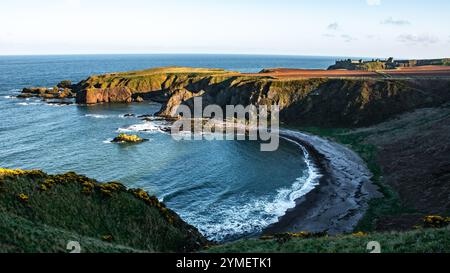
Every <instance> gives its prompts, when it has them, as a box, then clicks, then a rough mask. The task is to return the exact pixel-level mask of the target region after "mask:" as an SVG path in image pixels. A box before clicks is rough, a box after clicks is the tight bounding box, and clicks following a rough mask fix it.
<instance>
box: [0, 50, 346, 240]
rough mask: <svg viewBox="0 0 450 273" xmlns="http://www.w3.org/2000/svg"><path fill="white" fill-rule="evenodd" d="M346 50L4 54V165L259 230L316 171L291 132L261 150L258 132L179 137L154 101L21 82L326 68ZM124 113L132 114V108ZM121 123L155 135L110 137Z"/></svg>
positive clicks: (226, 229) (232, 230)
mask: <svg viewBox="0 0 450 273" xmlns="http://www.w3.org/2000/svg"><path fill="white" fill-rule="evenodd" d="M341 58H342V57H314V56H268V55H264V56H259V55H214V54H204V55H202V54H193V55H190V54H170V55H165V54H154V55H64V56H63V55H61V56H56V55H54V56H53V55H52V56H0V114H1V118H0V167H3V168H20V169H41V170H43V171H45V172H48V173H51V174H56V173H63V172H67V171H75V172H77V173H79V174H83V175H86V176H89V177H92V178H95V179H97V180H98V181H100V182H108V181H120V182H122V183H123V184H125V185H126V186H127V187H130V188H143V189H145V190H146V191H148V192H149V193H151V194H154V195H156V196H157V197H158V198H159V199H160V200H162V201H163V202H164V203H165V204H166V205H167V206H168V207H169V208H171V209H172V210H174V211H175V212H177V213H178V214H179V215H180V216H181V217H182V218H183V219H184V220H185V221H186V222H188V223H189V224H191V225H193V226H195V227H197V228H198V229H199V230H200V231H201V232H202V233H203V234H204V235H205V236H207V237H208V238H209V239H211V240H215V241H230V240H234V239H239V238H242V237H251V236H257V235H258V234H259V233H260V232H261V231H262V230H263V229H264V228H265V227H267V226H268V225H270V224H273V223H275V222H277V220H278V218H279V217H280V216H282V215H284V213H285V212H286V210H288V209H289V208H292V207H294V206H295V199H296V198H298V197H300V196H301V195H302V194H304V193H305V192H307V190H306V189H307V188H308V183H311V179H312V177H313V176H314V175H316V174H315V173H314V172H313V171H312V169H311V164H310V162H309V158H308V155H307V153H306V152H305V151H304V150H303V149H302V147H300V146H299V145H297V144H295V143H292V142H291V141H286V140H281V142H280V146H279V148H278V150H276V151H274V152H261V151H260V143H258V142H257V141H219V140H216V141H209V140H200V141H193V140H192V141H190V140H182V141H176V140H174V139H173V138H172V137H171V136H170V135H169V134H167V133H165V132H163V131H161V130H159V129H158V122H161V121H158V120H154V121H142V120H141V119H139V118H137V116H139V115H152V114H154V113H155V112H157V111H158V110H159V109H160V107H161V105H160V104H158V103H154V102H144V103H131V104H99V105H95V106H83V105H76V104H71V105H57V104H48V103H46V102H44V101H42V100H40V99H37V98H28V99H18V98H16V96H17V95H18V94H20V91H21V89H22V88H24V87H30V86H45V87H52V86H54V85H56V84H57V83H58V82H60V81H62V80H71V81H72V82H78V81H80V80H83V79H85V78H87V77H88V76H90V75H94V74H103V73H109V72H120V71H130V70H140V69H146V68H152V67H162V66H189V67H205V68H223V69H228V70H233V71H240V72H258V71H260V70H262V69H264V68H275V67H284V68H316V69H320V68H327V67H328V66H329V65H331V64H333V63H334V62H335V60H336V59H341ZM127 114H134V116H130V115H127ZM120 132H127V133H134V134H138V135H140V136H141V137H144V138H146V139H149V141H147V142H144V143H141V144H139V145H118V144H113V143H111V140H112V138H114V137H115V136H116V135H117V134H118V133H120Z"/></svg>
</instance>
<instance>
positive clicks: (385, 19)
mask: <svg viewBox="0 0 450 273" xmlns="http://www.w3.org/2000/svg"><path fill="white" fill-rule="evenodd" d="M449 11H450V1H448V0H428V1H425V0H340V1H336V0H189V1H186V0H185V1H182V0H164V1H162V0H159V1H157V0H125V1H124V0H122V1H118V0H40V1H35V0H0V26H1V27H0V55H34V54H113V53H132V54H141V53H211V54H214V53H221V54H222V53H224V54H273V55H313V56H355V57H357V56H360V57H390V56H392V57H396V58H441V57H450V16H448V13H449Z"/></svg>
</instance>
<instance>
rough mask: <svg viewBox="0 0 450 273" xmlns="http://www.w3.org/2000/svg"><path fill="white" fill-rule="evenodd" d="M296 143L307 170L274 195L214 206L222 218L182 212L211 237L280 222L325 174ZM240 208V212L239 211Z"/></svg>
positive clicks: (240, 233) (221, 237)
mask: <svg viewBox="0 0 450 273" xmlns="http://www.w3.org/2000/svg"><path fill="white" fill-rule="evenodd" d="M286 140H288V141H290V142H292V143H295V144H296V145H298V146H299V147H300V149H301V150H302V151H303V154H304V157H305V162H306V165H307V173H306V174H305V175H303V176H301V177H299V178H297V179H296V181H295V182H294V183H293V184H292V185H291V187H286V188H280V189H278V190H277V193H276V195H275V196H274V197H261V198H258V199H256V200H253V201H251V202H249V203H247V204H245V205H239V206H232V207H229V208H227V209H224V208H223V207H217V208H212V209H211V213H212V214H214V215H216V216H218V217H219V218H220V219H221V220H222V222H220V223H215V222H214V220H209V219H207V218H203V217H202V218H199V217H198V215H194V214H192V215H190V214H188V215H183V217H184V218H186V220H188V221H189V222H190V223H192V224H194V225H195V226H197V227H198V228H199V230H200V231H201V232H203V234H205V235H206V236H207V237H208V238H209V239H211V240H216V241H222V240H224V239H225V240H226V239H227V238H230V237H229V236H231V237H232V236H244V235H246V234H252V233H255V232H261V231H262V230H263V229H264V228H266V227H267V226H269V225H271V224H274V223H276V222H278V219H279V217H281V216H283V215H285V214H286V211H287V210H288V209H291V208H294V207H295V206H296V203H295V201H296V200H297V199H298V198H300V197H302V196H304V195H305V194H307V193H309V192H310V191H311V190H313V189H314V188H315V187H316V186H317V185H318V182H319V179H318V178H320V177H321V176H322V175H321V174H320V173H319V171H318V169H317V167H316V166H315V165H314V163H313V162H312V161H311V157H310V155H309V153H308V151H307V150H306V149H305V148H304V147H303V146H302V145H300V144H299V143H297V142H295V141H293V140H290V139H286ZM236 212H238V213H236Z"/></svg>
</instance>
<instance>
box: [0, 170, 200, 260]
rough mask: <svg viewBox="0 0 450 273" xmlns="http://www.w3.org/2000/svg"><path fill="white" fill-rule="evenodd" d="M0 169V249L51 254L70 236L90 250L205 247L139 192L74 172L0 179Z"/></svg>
mask: <svg viewBox="0 0 450 273" xmlns="http://www.w3.org/2000/svg"><path fill="white" fill-rule="evenodd" d="M1 170H2V169H0V214H1V216H2V221H0V231H3V232H0V246H1V247H0V251H8V249H9V248H11V249H12V250H13V251H14V252H17V251H18V252H22V251H24V252H54V251H59V250H60V249H61V244H62V242H65V241H67V240H68V239H69V238H74V237H75V238H81V239H82V241H86V242H88V243H87V245H86V247H87V249H88V250H90V251H102V250H105V251H107V250H110V249H112V248H114V250H115V251H119V252H122V251H123V250H125V251H129V250H133V251H134V250H140V251H145V252H184V251H193V250H196V249H198V248H199V247H200V246H201V245H203V244H205V243H206V240H205V239H204V238H203V236H201V234H200V233H198V231H197V230H196V229H195V228H194V227H192V226H190V225H188V224H186V223H185V222H183V221H182V220H181V219H180V218H179V217H178V215H176V214H175V213H174V212H173V211H171V210H169V209H167V208H166V207H165V206H164V204H162V203H160V202H159V201H158V200H157V199H156V198H155V197H150V196H148V194H147V193H145V192H144V191H142V190H138V191H133V190H127V189H126V188H125V187H124V186H122V185H120V184H118V183H110V184H100V183H97V182H96V181H95V180H93V179H89V178H87V177H84V176H79V175H76V174H74V173H67V174H64V175H47V174H45V173H42V172H31V173H29V172H28V173H27V172H26V173H23V174H19V175H8V174H7V175H3V176H2V173H1ZM3 170H4V169H3ZM20 196H22V199H21V198H20ZM58 234H60V235H61V236H59V235H58ZM108 236H111V238H105V237H108ZM102 240H106V241H107V243H110V245H105V244H104V243H103V242H102ZM41 243H42V244H41ZM3 246H5V247H3ZM9 246H11V247H9ZM63 246H64V244H63ZM108 252H109V251H108Z"/></svg>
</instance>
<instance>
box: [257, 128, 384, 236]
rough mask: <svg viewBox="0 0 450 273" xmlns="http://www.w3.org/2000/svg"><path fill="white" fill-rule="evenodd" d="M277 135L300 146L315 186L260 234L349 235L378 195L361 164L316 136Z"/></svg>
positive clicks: (343, 149) (348, 152)
mask: <svg viewBox="0 0 450 273" xmlns="http://www.w3.org/2000/svg"><path fill="white" fill-rule="evenodd" d="M280 136H281V137H283V138H286V139H288V140H290V141H294V142H296V143H298V144H299V145H301V146H303V147H304V148H305V149H306V150H307V152H308V154H309V156H310V157H311V159H312V163H313V164H314V167H316V168H317V169H318V170H319V174H320V175H319V177H318V178H316V179H318V185H317V186H316V187H314V189H312V190H311V191H309V192H308V193H307V194H305V195H303V196H301V197H300V198H298V199H297V200H295V203H296V205H295V207H294V208H292V209H289V210H287V211H286V213H285V214H284V215H283V216H281V217H279V219H278V222H276V223H274V224H271V225H269V226H268V227H266V228H265V229H264V230H263V232H262V234H263V235H268V234H275V233H284V232H300V231H308V232H327V233H328V234H330V235H335V234H340V233H349V232H352V231H353V229H354V227H355V226H356V225H357V224H358V222H359V220H360V219H361V218H362V217H363V215H364V214H365V212H366V210H367V208H368V201H369V200H370V199H372V198H374V197H378V196H379V195H380V193H378V191H377V187H376V186H375V185H373V183H372V181H371V180H370V179H371V177H372V174H371V172H370V171H369V170H368V168H367V167H366V164H365V162H364V161H363V160H362V159H361V158H360V157H359V156H358V155H357V154H356V153H355V152H353V151H352V150H350V149H349V148H347V147H345V146H343V145H340V144H337V143H334V142H331V141H329V140H326V139H323V138H320V137H317V136H313V135H309V134H306V133H302V132H297V131H292V130H280Z"/></svg>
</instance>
